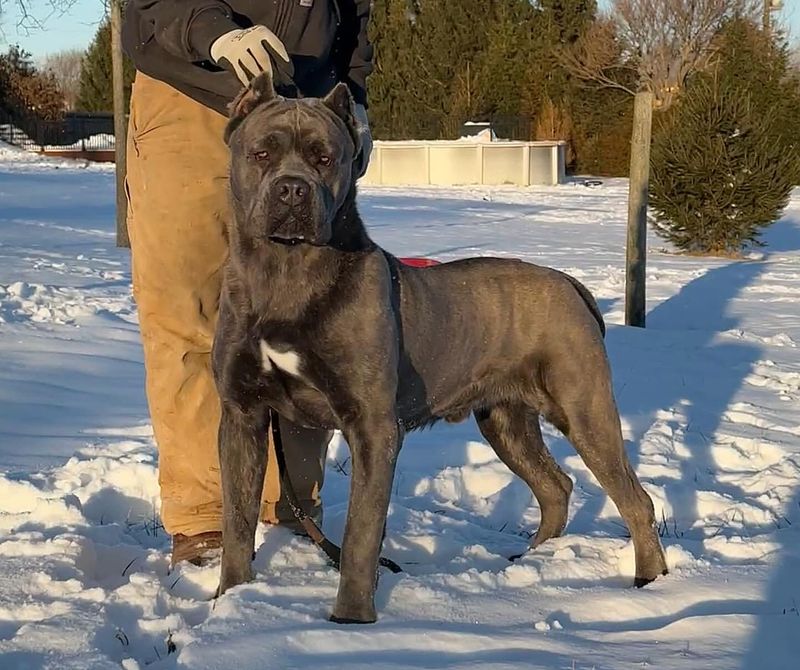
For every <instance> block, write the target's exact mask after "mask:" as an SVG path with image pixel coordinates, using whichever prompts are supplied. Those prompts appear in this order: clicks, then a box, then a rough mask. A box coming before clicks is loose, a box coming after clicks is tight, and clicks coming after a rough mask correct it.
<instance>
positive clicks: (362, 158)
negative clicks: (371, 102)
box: [353, 104, 372, 179]
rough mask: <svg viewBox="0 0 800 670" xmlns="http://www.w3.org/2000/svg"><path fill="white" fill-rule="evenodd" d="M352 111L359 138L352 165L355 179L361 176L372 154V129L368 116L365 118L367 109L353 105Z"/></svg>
mask: <svg viewBox="0 0 800 670" xmlns="http://www.w3.org/2000/svg"><path fill="white" fill-rule="evenodd" d="M353 111H354V115H355V117H356V133H357V134H358V137H359V139H360V140H361V151H360V152H359V154H358V156H356V159H355V165H354V167H353V169H354V170H355V173H356V179H357V178H359V177H363V176H364V173H365V172H366V171H367V168H368V167H369V158H370V155H371V154H372V131H371V130H370V129H369V118H367V110H366V108H365V107H364V105H358V104H357V105H355V106H354V109H353Z"/></svg>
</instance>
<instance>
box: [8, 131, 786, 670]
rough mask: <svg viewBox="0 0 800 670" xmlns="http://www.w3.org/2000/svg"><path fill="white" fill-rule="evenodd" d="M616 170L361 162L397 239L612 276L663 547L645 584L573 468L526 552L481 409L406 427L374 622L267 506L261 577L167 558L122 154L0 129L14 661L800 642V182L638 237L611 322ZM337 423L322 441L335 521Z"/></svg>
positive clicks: (341, 488)
mask: <svg viewBox="0 0 800 670" xmlns="http://www.w3.org/2000/svg"><path fill="white" fill-rule="evenodd" d="M625 196H626V183H625V182H624V181H622V180H606V181H605V182H604V183H603V184H602V185H600V186H598V187H596V188H592V189H588V188H585V187H583V186H581V185H578V184H577V183H576V184H568V185H564V186H559V187H536V188H528V189H515V188H505V187H504V188H463V189H433V188H430V189H388V188H383V189H364V190H363V191H362V193H361V206H362V210H363V213H364V215H365V218H366V220H367V222H368V224H369V226H370V229H371V231H372V233H373V235H374V237H375V238H376V240H377V241H379V242H380V243H381V244H383V245H384V246H386V247H387V248H389V249H391V250H392V251H394V252H396V253H398V254H400V255H409V256H410V255H424V256H432V257H436V258H439V259H441V260H447V259H453V258H459V257H464V256H471V255H490V254H491V255H500V256H515V257H520V258H525V259H528V260H532V261H535V262H539V263H543V264H548V265H552V266H554V267H558V268H560V269H563V270H566V271H568V272H570V273H572V274H573V275H575V276H576V277H578V278H580V279H581V280H582V281H583V282H585V283H586V284H587V285H588V286H589V287H590V288H591V289H592V290H593V291H594V293H595V295H596V296H597V298H598V300H599V303H600V305H601V308H602V309H603V312H604V313H605V315H606V318H607V320H608V322H609V324H610V325H609V333H608V338H607V342H608V348H609V352H610V356H611V360H612V366H613V370H614V377H615V390H616V393H617V397H618V400H619V404H620V409H621V413H622V419H623V427H624V433H625V437H626V440H627V443H626V446H627V448H628V452H629V454H630V456H631V459H632V461H633V463H634V465H635V467H636V470H637V472H638V473H639V476H640V477H641V478H642V481H643V483H644V485H645V487H646V488H647V490H648V492H649V493H650V494H651V496H652V497H653V500H654V502H655V506H656V510H657V514H658V517H659V519H660V520H661V527H660V530H661V533H662V535H663V542H664V545H665V547H666V552H667V560H668V563H669V566H670V569H671V574H670V575H669V576H667V577H665V578H661V579H659V580H657V581H656V582H655V583H654V584H652V585H650V586H649V587H647V588H645V589H642V590H634V589H633V588H631V586H630V584H631V577H632V574H633V552H632V547H631V544H630V542H629V540H628V539H627V537H626V535H625V531H624V529H623V528H622V526H621V525H620V524H621V522H620V520H619V516H618V514H617V512H616V510H615V509H614V507H613V505H612V504H611V503H610V502H609V501H608V499H607V497H606V496H605V495H604V494H603V493H602V491H601V490H600V489H599V488H598V486H597V484H596V482H595V481H594V480H593V478H592V476H591V475H590V474H589V472H588V471H587V469H586V468H585V466H584V465H583V463H582V462H581V461H580V459H579V458H578V457H577V456H576V455H575V453H574V451H573V450H572V449H571V447H570V446H569V445H568V444H567V443H566V441H565V440H564V439H563V438H562V437H561V436H559V435H558V434H557V433H556V432H555V431H554V430H553V429H551V428H549V427H546V428H545V437H546V440H547V441H548V443H549V445H550V447H551V448H552V450H553V452H554V454H555V456H556V457H557V459H558V460H559V461H560V462H561V463H562V465H563V467H564V468H565V470H566V471H567V472H568V473H569V474H570V476H571V477H572V478H573V479H574V480H575V482H576V487H575V493H574V494H573V498H572V502H571V508H570V522H569V525H568V526H567V530H566V534H565V535H564V537H562V538H559V539H557V540H553V541H551V542H547V543H545V544H544V545H542V546H541V547H540V548H539V549H537V550H536V551H534V552H530V553H528V554H526V555H525V556H524V557H523V558H522V559H520V560H519V561H517V562H516V563H513V564H512V563H509V562H508V561H507V560H506V558H505V557H506V556H509V555H512V554H514V553H517V552H519V551H520V550H522V549H524V547H525V546H526V541H527V533H529V532H530V531H532V530H534V529H535V527H536V523H537V520H538V510H537V508H536V506H535V505H534V504H532V501H531V495H530V493H529V492H528V491H527V489H526V487H525V486H524V485H523V484H522V483H521V482H520V481H519V480H517V479H515V478H514V477H512V475H511V474H510V473H509V472H508V470H507V469H506V468H505V467H504V466H503V465H502V464H501V463H500V462H499V461H498V460H497V458H496V457H495V455H494V453H493V452H492V450H491V449H490V448H489V447H488V446H487V445H486V444H485V442H484V441H483V440H482V438H481V437H480V434H479V433H478V431H477V429H476V427H475V426H474V424H473V423H472V422H466V423H463V424H459V425H457V426H441V427H436V428H435V429H433V430H431V431H426V432H424V433H418V434H412V435H411V436H409V438H408V439H407V441H406V447H405V449H404V451H403V453H402V455H401V458H400V461H399V465H398V472H397V478H396V481H395V485H394V495H393V498H392V505H391V509H390V516H389V530H388V537H387V541H386V549H385V553H386V555H388V556H390V557H391V558H393V559H394V560H396V561H398V562H400V563H401V564H402V565H403V566H404V567H405V569H406V573H405V574H403V575H396V576H395V575H391V574H389V573H385V574H382V575H381V580H380V585H379V589H378V595H377V604H378V611H379V617H380V618H379V622H378V623H377V624H375V625H373V626H363V627H362V626H356V627H339V626H336V625H334V624H331V623H329V622H328V621H327V620H326V617H327V615H328V614H329V612H330V609H331V607H332V604H333V599H334V596H335V591H336V585H337V573H336V572H335V571H334V570H332V569H331V568H330V567H329V566H328V565H327V564H326V562H325V560H324V557H323V556H322V555H321V553H320V552H319V551H318V550H317V549H316V548H314V547H313V546H312V545H310V544H309V543H308V542H306V541H304V540H302V539H300V538H297V537H295V536H293V535H292V534H291V533H289V532H288V531H286V530H284V529H281V528H269V529H267V528H262V529H260V531H259V537H258V542H259V548H258V552H257V555H256V560H255V566H256V569H257V572H258V579H257V581H256V582H254V583H251V584H247V585H243V586H241V587H238V588H237V589H234V590H233V591H231V592H230V593H229V594H226V595H225V596H224V597H223V598H221V599H219V600H218V601H216V603H214V602H213V601H211V600H210V597H211V595H212V593H213V591H214V588H215V587H216V581H217V570H218V565H212V566H210V567H207V568H195V567H191V566H189V567H182V568H179V569H178V570H175V571H172V572H170V570H169V561H168V548H169V542H168V538H167V537H166V536H165V534H164V531H163V528H161V526H160V524H159V521H158V516H157V512H158V504H159V501H158V484H157V473H156V453H155V450H154V445H153V439H152V431H151V428H150V426H149V423H148V418H147V411H146V405H145V400H144V395H143V391H142V387H143V370H142V364H141V349H140V345H139V342H138V334H137V325H136V310H135V306H134V304H133V302H132V300H131V296H130V269H129V258H128V253H127V252H126V251H124V250H118V249H116V248H115V247H114V235H113V230H114V222H113V203H114V182H113V173H111V172H110V170H109V168H108V167H107V166H101V165H89V166H87V165H86V164H84V163H74V162H69V161H63V160H54V159H44V158H41V157H38V156H33V155H30V154H26V153H25V152H19V151H15V150H13V149H10V148H8V147H3V146H0V202H2V203H3V206H2V209H0V231H2V232H0V348H1V349H2V352H3V355H2V357H0V668H3V670H17V669H22V668H59V669H61V668H81V669H84V668H85V669H88V668H91V669H93V670H94V669H98V668H119V667H122V668H125V669H126V670H134V669H136V668H140V669H142V668H145V667H147V668H191V669H192V670H195V669H197V670H202V669H209V670H211V669H217V668H230V667H237V668H240V669H241V670H247V669H249V668H264V667H269V668H282V669H283V668H287V669H289V668H306V667H310V666H319V667H326V668H330V669H332V670H337V669H344V668H347V669H348V670H357V669H359V668H376V667H377V668H459V669H467V668H469V669H470V670H472V669H474V668H481V669H483V668H489V669H493V670H500V669H503V670H505V669H508V668H523V667H524V668H547V669H548V670H549V669H553V670H555V669H588V668H596V669H598V670H599V669H616V668H647V667H652V668H658V669H659V670H662V669H663V670H670V669H673V668H674V669H678V668H680V669H695V668H713V669H714V670H728V669H730V670H734V669H736V670H749V669H753V670H755V669H761V668H766V669H768V670H781V669H783V668H787V669H788V668H796V667H797V659H798V657H799V655H800V577H798V575H800V536H799V535H798V529H799V528H800V358H799V357H798V352H797V347H798V343H800V310H799V309H798V307H797V305H798V302H797V301H798V297H800V192H796V193H795V196H794V197H793V199H792V201H791V203H790V206H789V208H788V210H787V211H786V213H785V216H784V218H783V220H782V221H780V222H779V223H778V224H776V225H775V226H774V227H773V228H772V229H771V230H770V231H769V232H768V233H767V235H766V241H767V242H768V243H769V246H768V247H766V248H765V249H764V250H763V253H761V254H758V255H754V256H753V257H752V259H750V260H746V261H741V262H733V261H730V260H720V259H707V258H689V257H683V256H679V255H676V254H674V253H672V252H670V250H668V249H665V248H664V245H663V243H662V242H660V241H659V240H658V239H656V238H651V240H650V253H649V257H648V273H647V274H648V309H649V313H648V329H647V330H635V329H628V328H625V327H622V326H621V325H620V324H621V322H622V309H623V294H624V272H623V260H624V240H625V230H624V216H625V210H626V207H625ZM348 473H349V461H348V454H347V449H346V445H344V444H343V443H342V441H341V439H340V438H338V437H337V438H335V439H334V442H333V444H332V445H331V449H330V454H329V469H328V475H327V481H326V484H325V487H324V490H323V496H324V499H325V506H326V511H325V530H326V531H327V532H328V533H329V534H330V535H331V537H332V538H333V539H335V540H338V539H340V538H341V534H342V529H343V524H344V513H345V505H346V497H347V489H348V484H349V479H348Z"/></svg>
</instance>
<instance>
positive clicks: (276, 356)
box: [258, 338, 302, 377]
mask: <svg viewBox="0 0 800 670" xmlns="http://www.w3.org/2000/svg"><path fill="white" fill-rule="evenodd" d="M258 350H259V354H260V356H261V369H262V371H263V372H264V373H266V374H275V373H276V372H284V373H286V374H289V375H292V376H293V377H300V376H301V373H300V367H301V365H302V358H301V357H300V354H299V353H298V352H296V351H293V350H292V348H291V347H287V346H276V345H272V344H270V343H269V342H268V341H267V340H265V339H263V338H261V339H260V340H259V343H258Z"/></svg>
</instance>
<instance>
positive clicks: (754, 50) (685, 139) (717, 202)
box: [650, 21, 800, 254]
mask: <svg viewBox="0 0 800 670" xmlns="http://www.w3.org/2000/svg"><path fill="white" fill-rule="evenodd" d="M785 101H794V103H793V104H794V105H797V103H798V101H800V87H798V84H797V81H796V79H795V78H793V77H791V76H790V75H789V72H788V70H787V60H786V51H785V49H784V48H783V47H781V46H780V45H776V44H773V43H772V42H771V41H770V40H769V39H768V38H766V36H765V35H763V34H762V33H761V31H760V30H758V29H757V28H756V27H755V26H749V25H745V24H744V23H742V22H738V21H737V22H734V23H733V24H732V25H731V26H729V27H728V29H727V30H726V31H725V33H724V34H723V36H722V42H721V46H720V51H719V61H718V64H717V67H716V68H715V70H714V71H713V72H711V73H708V74H704V75H698V76H696V77H694V79H693V80H691V81H690V82H689V84H688V86H687V87H686V90H685V93H684V95H683V99H682V100H681V102H680V103H679V105H678V107H677V109H675V110H674V112H673V113H671V114H670V115H669V118H668V119H667V120H666V121H665V123H664V126H663V128H661V130H660V132H659V133H658V134H657V135H656V138H655V142H654V145H653V155H652V167H653V171H652V180H651V195H650V201H651V205H652V209H653V211H654V227H655V229H656V231H657V232H658V233H659V234H660V235H661V236H663V237H665V238H666V239H668V240H670V241H671V242H673V243H674V244H675V245H676V246H677V247H678V248H680V249H682V250H685V251H689V252H695V253H710V254H735V253H738V252H739V251H740V250H742V249H743V248H745V247H746V246H747V245H750V244H759V242H758V236H759V234H760V231H761V230H762V229H763V228H764V227H766V226H768V225H770V224H771V223H773V222H774V221H775V220H776V219H777V218H779V216H780V214H781V212H782V211H783V209H784V208H785V206H786V204H787V202H788V200H789V195H790V193H791V190H792V188H793V186H794V185H795V184H796V183H797V180H798V178H800V158H798V152H797V150H796V146H795V143H796V142H797V137H796V133H797V127H795V128H794V130H792V131H791V132H789V133H787V132H786V128H785V126H786V125H787V122H788V123H792V120H791V117H790V118H788V119H787V117H786V116H785V115H784V112H786V111H789V110H786V109H784V107H783V106H784V104H785Z"/></svg>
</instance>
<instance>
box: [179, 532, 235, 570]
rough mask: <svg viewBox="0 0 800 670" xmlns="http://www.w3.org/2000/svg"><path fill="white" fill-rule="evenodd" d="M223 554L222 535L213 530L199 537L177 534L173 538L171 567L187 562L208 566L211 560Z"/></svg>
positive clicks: (200, 534)
mask: <svg viewBox="0 0 800 670" xmlns="http://www.w3.org/2000/svg"><path fill="white" fill-rule="evenodd" d="M220 553H222V533H221V532H220V531H217V530H212V531H209V532H207V533H199V534H198V535H183V534H182V533H177V534H175V535H173V536H172V559H171V561H170V564H171V566H172V567H173V568H174V567H175V566H176V565H178V563H181V562H183V561H186V562H187V563H191V564H192V565H197V566H203V565H207V564H208V563H209V562H210V561H211V560H213V559H214V558H216V557H217V556H219V555H220Z"/></svg>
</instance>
